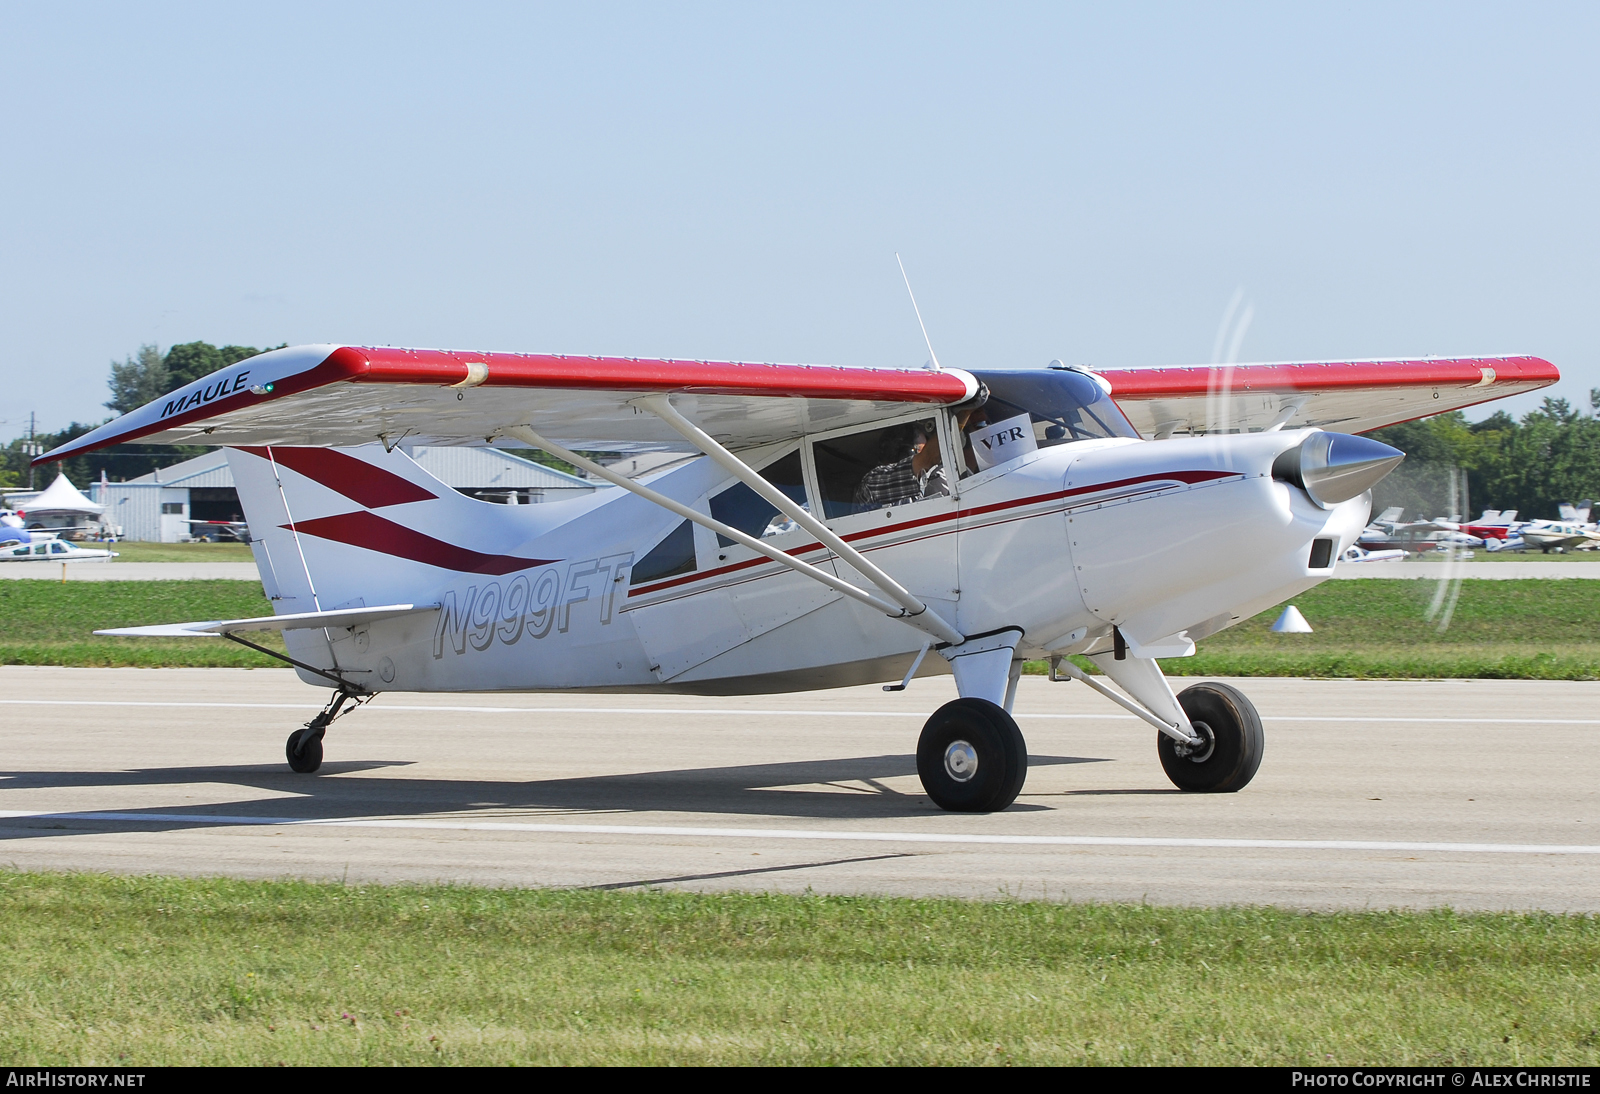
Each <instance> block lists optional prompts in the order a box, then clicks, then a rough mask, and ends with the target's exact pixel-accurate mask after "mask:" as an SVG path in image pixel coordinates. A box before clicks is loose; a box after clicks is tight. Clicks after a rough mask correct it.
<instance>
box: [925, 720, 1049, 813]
mask: <svg viewBox="0 0 1600 1094" xmlns="http://www.w3.org/2000/svg"><path fill="white" fill-rule="evenodd" d="M917 774H918V775H920V776H921V777H922V788H923V789H924V790H926V791H927V792H928V797H930V798H932V799H933V803H934V804H935V805H937V806H938V807H939V808H940V809H948V810H951V811H952V812H956V813H996V812H999V811H1000V810H1002V809H1004V808H1006V807H1007V806H1008V805H1010V804H1011V803H1012V802H1014V801H1016V800H1017V795H1018V794H1020V793H1021V792H1022V781H1023V780H1024V779H1025V778H1027V775H1028V745H1027V742H1026V741H1024V740H1023V739H1022V730H1020V729H1018V728H1017V723H1016V721H1015V720H1014V719H1013V718H1012V717H1011V715H1009V714H1007V713H1006V712H1005V709H1004V708H1002V707H999V706H996V705H995V704H994V703H991V702H989V700H987V699H956V700H954V701H953V702H949V703H946V704H945V705H944V706H942V707H940V708H939V709H938V710H936V711H934V712H933V717H931V718H929V719H928V722H927V724H926V725H924V726H923V727H922V738H921V739H920V740H919V741H918V742H917Z"/></svg>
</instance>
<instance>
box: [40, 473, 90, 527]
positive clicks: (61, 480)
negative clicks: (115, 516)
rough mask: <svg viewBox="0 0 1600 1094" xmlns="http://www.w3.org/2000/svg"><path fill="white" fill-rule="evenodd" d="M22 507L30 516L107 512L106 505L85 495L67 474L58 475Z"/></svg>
mask: <svg viewBox="0 0 1600 1094" xmlns="http://www.w3.org/2000/svg"><path fill="white" fill-rule="evenodd" d="M21 508H22V511H23V512H24V513H26V514H27V515H28V516H29V518H32V516H33V515H34V514H35V513H87V514H90V515H93V516H99V515H100V514H101V513H103V512H105V506H103V505H96V504H95V503H94V502H92V501H90V500H89V499H88V498H86V497H84V496H83V494H82V493H80V492H79V490H78V488H77V487H76V486H73V485H72V482H71V480H69V479H68V478H67V477H66V476H65V475H57V476H56V481H55V482H53V483H51V484H50V485H49V486H48V487H46V488H45V490H44V491H43V492H42V493H41V494H40V495H39V496H38V497H36V498H34V499H33V500H32V501H30V502H28V504H26V505H24V506H22V507H21Z"/></svg>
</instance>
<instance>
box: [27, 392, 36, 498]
mask: <svg viewBox="0 0 1600 1094" xmlns="http://www.w3.org/2000/svg"><path fill="white" fill-rule="evenodd" d="M36 417H38V415H37V413H36V412H34V411H32V410H30V411H28V443H27V445H26V446H25V449H24V450H25V451H26V452H27V453H28V489H29V490H32V489H33V458H34V457H35V456H37V455H38V454H39V446H38V445H37V444H35V443H34V440H33V431H34V426H35V424H36V423H35V422H34V419H35V418H36Z"/></svg>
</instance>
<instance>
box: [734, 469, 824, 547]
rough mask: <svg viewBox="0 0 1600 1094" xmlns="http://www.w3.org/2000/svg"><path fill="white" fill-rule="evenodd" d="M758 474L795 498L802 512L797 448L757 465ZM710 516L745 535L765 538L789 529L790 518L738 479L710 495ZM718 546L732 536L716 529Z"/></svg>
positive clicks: (792, 525) (802, 485)
mask: <svg viewBox="0 0 1600 1094" xmlns="http://www.w3.org/2000/svg"><path fill="white" fill-rule="evenodd" d="M761 477H762V478H764V479H766V480H767V481H768V482H770V483H771V484H772V485H773V486H776V487H777V488H778V489H779V490H781V491H783V493H784V494H785V495H787V496H788V497H789V498H790V499H792V500H793V501H796V502H799V503H800V507H801V508H802V509H805V510H806V512H808V513H809V512H810V511H811V507H810V506H809V505H807V504H806V484H805V478H804V477H803V475H802V474H801V471H800V451H799V449H796V450H795V451H793V452H791V453H789V454H788V455H787V456H785V457H783V459H781V460H775V461H773V462H772V463H770V464H768V465H767V466H766V467H764V468H762V469H761ZM711 518H712V519H713V520H717V521H721V522H722V523H723V524H727V525H730V526H732V527H734V528H737V529H739V531H741V532H743V533H745V535H748V536H754V537H755V538H756V539H766V538H768V537H769V536H778V535H782V534H783V533H785V532H789V531H793V530H794V528H795V523H794V521H792V520H790V519H789V518H788V516H786V515H785V514H783V513H780V512H778V507H777V506H776V505H773V504H772V503H771V502H770V501H768V500H767V499H766V498H764V497H762V496H761V495H760V494H758V493H756V492H755V491H754V490H752V489H750V487H748V486H746V485H745V484H744V483H742V482H738V483H734V484H733V485H732V486H730V487H728V488H727V489H726V490H724V491H722V493H720V494H717V495H715V496H714V497H712V499H711ZM717 546H718V547H731V546H733V540H731V539H729V538H728V537H727V536H724V535H723V534H722V533H721V532H718V533H717Z"/></svg>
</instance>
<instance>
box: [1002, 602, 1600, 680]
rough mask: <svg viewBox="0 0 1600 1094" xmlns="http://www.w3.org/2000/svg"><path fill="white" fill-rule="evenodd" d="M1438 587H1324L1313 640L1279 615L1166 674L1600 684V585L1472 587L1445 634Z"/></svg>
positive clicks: (1040, 668) (1218, 640) (1236, 629)
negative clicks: (1279, 629) (1278, 628)
mask: <svg viewBox="0 0 1600 1094" xmlns="http://www.w3.org/2000/svg"><path fill="white" fill-rule="evenodd" d="M1439 591H1440V586H1439V583H1437V582H1433V581H1421V580H1415V579H1412V580H1394V581H1389V580H1381V579H1365V580H1361V581H1329V582H1325V583H1323V584H1322V585H1319V586H1317V587H1316V588H1314V589H1311V590H1309V591H1308V592H1304V593H1301V594H1300V595H1299V596H1297V597H1295V598H1294V601H1293V603H1294V604H1295V606H1296V607H1298V608H1299V609H1300V610H1301V612H1302V613H1304V615H1305V617H1306V620H1307V621H1308V622H1309V623H1310V624H1311V626H1312V627H1313V628H1314V630H1313V633H1311V634H1273V633H1272V631H1271V630H1270V629H1269V628H1270V627H1271V626H1272V623H1273V621H1274V620H1275V619H1276V618H1277V615H1278V609H1276V608H1274V609H1272V610H1271V611H1267V612H1263V613H1262V614H1261V615H1258V616H1256V617H1255V618H1254V619H1249V620H1246V621H1245V622H1243V623H1240V624H1238V625H1236V626H1233V627H1230V628H1229V629H1228V630H1225V631H1222V632H1221V633H1219V634H1214V635H1212V636H1211V637H1210V638H1206V639H1202V640H1201V641H1200V642H1199V643H1198V647H1199V648H1198V650H1197V652H1196V653H1195V656H1193V657H1186V658H1171V659H1168V660H1165V661H1162V662H1161V667H1162V668H1163V669H1164V670H1165V671H1166V673H1167V674H1168V675H1169V676H1322V677H1351V678H1358V679H1364V678H1372V679H1382V678H1397V677H1398V678H1418V677H1428V678H1438V677H1478V678H1486V679H1506V680H1597V679H1600V581H1589V580H1584V579H1581V578H1571V579H1565V580H1562V579H1554V580H1550V579H1544V578H1531V579H1528V580H1525V581H1521V580H1518V581H1486V580H1476V581H1463V582H1461V583H1460V592H1459V596H1458V597H1457V599H1456V602H1455V607H1454V610H1453V611H1452V612H1451V614H1450V618H1449V624H1448V626H1446V627H1445V628H1444V629H1443V630H1441V629H1440V624H1441V622H1443V618H1442V615H1441V614H1440V612H1439V611H1435V612H1433V613H1432V618H1431V619H1430V618H1429V615H1430V609H1432V608H1433V607H1434V601H1435V598H1436V596H1437V595H1438V593H1439ZM1445 591H1446V593H1447V594H1448V589H1446V590H1445ZM1443 607H1444V605H1443V604H1441V605H1440V608H1441V609H1442V608H1443ZM1078 663H1079V664H1080V665H1082V667H1084V668H1085V669H1090V668H1092V667H1093V666H1092V664H1091V663H1090V662H1088V661H1086V660H1083V659H1081V658H1080V659H1078ZM1028 668H1029V671H1030V672H1044V671H1046V666H1045V665H1044V663H1043V662H1036V663H1032V664H1030V665H1029V666H1028Z"/></svg>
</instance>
